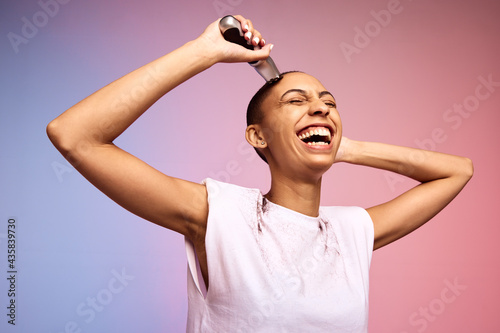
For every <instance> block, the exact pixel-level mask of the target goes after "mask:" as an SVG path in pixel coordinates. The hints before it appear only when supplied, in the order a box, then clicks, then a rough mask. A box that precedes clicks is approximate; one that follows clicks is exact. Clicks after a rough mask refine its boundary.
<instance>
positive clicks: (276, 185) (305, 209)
mask: <svg viewBox="0 0 500 333" xmlns="http://www.w3.org/2000/svg"><path fill="white" fill-rule="evenodd" d="M265 197H266V199H268V200H269V201H271V202H273V203H275V204H278V205H280V206H283V207H286V208H288V209H291V210H294V211H296V212H298V213H301V214H304V215H308V216H313V217H317V216H318V214H319V204H320V197H321V178H319V179H318V180H317V181H310V182H307V181H302V180H297V179H288V178H284V177H280V178H277V177H272V181H271V189H270V190H269V192H268V193H267V194H266V195H265Z"/></svg>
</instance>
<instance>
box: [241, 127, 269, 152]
mask: <svg viewBox="0 0 500 333" xmlns="http://www.w3.org/2000/svg"><path fill="white" fill-rule="evenodd" d="M262 132H263V131H262V130H261V128H260V126H259V125H258V124H253V125H249V126H248V127H247V129H246V131H245V138H246V139H247V141H248V143H249V144H251V145H252V146H253V147H254V148H266V147H267V141H266V139H265V137H264V135H263V133H262Z"/></svg>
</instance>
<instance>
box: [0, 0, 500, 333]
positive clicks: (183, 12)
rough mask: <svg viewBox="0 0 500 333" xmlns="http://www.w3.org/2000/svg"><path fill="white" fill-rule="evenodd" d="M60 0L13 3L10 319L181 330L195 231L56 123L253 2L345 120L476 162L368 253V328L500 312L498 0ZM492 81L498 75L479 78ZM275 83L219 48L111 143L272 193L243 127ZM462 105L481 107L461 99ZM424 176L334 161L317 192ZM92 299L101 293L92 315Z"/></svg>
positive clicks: (402, 184)
mask: <svg viewBox="0 0 500 333" xmlns="http://www.w3.org/2000/svg"><path fill="white" fill-rule="evenodd" d="M60 1H61V3H59V2H56V1H55V0H41V1H40V2H37V1H25V0H23V1H2V3H1V4H0V17H1V20H0V32H1V42H0V47H1V48H0V55H1V60H2V61H1V76H0V80H1V81H0V82H1V88H2V90H1V96H2V97H1V99H0V107H1V115H0V175H1V178H0V221H1V223H0V250H1V254H0V268H1V272H0V277H2V278H1V279H0V303H1V304H0V309H3V310H1V311H0V318H2V319H0V331H1V332H53V333H56V332H57V333H59V332H78V331H79V330H80V331H81V332H182V331H183V330H184V326H185V319H186V308H187V302H186V295H185V288H186V287H185V280H186V277H185V275H186V260H185V254H184V248H183V239H182V237H181V236H179V235H177V234H174V233H173V232H169V231H168V230H165V229H162V228H160V227H158V226H155V225H153V224H150V223H148V222H145V221H143V220H141V219H140V218H137V217H135V216H133V215H131V214H130V213H128V212H126V211H124V210H123V209H122V208H120V207H118V206H117V205H116V204H114V203H113V202H112V201H111V200H109V199H108V198H106V197H105V196H104V195H102V194H101V193H100V192H99V191H98V190H96V189H95V188H93V187H92V186H91V185H90V184H89V183H87V181H85V180H84V179H83V177H81V176H80V175H79V174H78V173H77V172H76V171H75V170H74V169H73V168H72V167H71V166H69V165H68V164H67V163H66V162H65V160H64V158H63V157H62V156H61V155H60V154H59V153H58V152H57V151H56V149H55V148H54V147H53V146H52V145H51V144H50V142H49V140H48V139H47V137H46V135H45V126H46V124H47V123H48V122H49V121H50V120H51V119H53V118H55V117H56V116H57V115H59V114H60V113H62V112H63V111H64V110H66V109H67V108H69V107H70V106H72V105H73V104H75V103H76V102H78V101H79V100H81V99H83V98H84V97H86V96H87V95H89V94H91V93H92V92H93V91H95V90H97V89H98V88H100V87H102V86H103V85H105V84H107V83H109V82H111V81H112V80H114V79H116V78H118V77H120V76H122V75H124V74H126V73H127V72H129V71H131V70H132V69H134V68H136V67H139V66H140V65H142V64H144V63H146V62H148V61H150V60H153V59H155V58H157V57H159V56H161V55H162V54H164V53H166V52H169V51H171V50H173V49H175V48H176V47H178V46H180V45H182V44H183V43H185V42H187V41H189V40H190V39H193V38H195V37H197V36H198V35H199V34H200V33H201V32H202V31H203V29H204V28H205V27H206V26H207V25H208V24H209V23H211V22H212V21H214V20H215V19H217V18H218V17H221V16H223V15H225V14H229V13H240V14H243V15H245V16H247V17H249V18H251V19H252V20H253V21H254V23H255V25H256V27H257V28H258V29H259V30H260V31H261V32H262V33H263V34H264V36H265V37H266V39H267V40H268V41H269V42H272V43H274V44H275V48H274V49H273V53H272V55H273V58H274V60H275V62H276V63H277V65H278V67H279V68H280V69H281V70H283V71H284V70H293V69H299V70H303V71H306V72H308V73H310V74H312V75H315V76H317V77H318V78H319V79H320V80H321V81H322V82H323V84H324V85H325V86H326V87H327V88H328V89H329V90H330V91H333V92H334V95H335V96H336V99H337V102H338V104H339V110H340V112H341V116H342V118H343V122H344V128H345V133H344V134H345V135H346V136H348V137H350V138H352V139H358V140H370V141H382V142H387V143H394V144H400V145H407V146H413V147H418V146H422V147H425V148H428V149H435V150H438V151H443V152H449V153H453V154H458V155H464V156H468V157H470V158H472V159H473V161H474V163H475V176H474V178H473V180H472V181H471V183H470V184H469V185H468V186H467V187H466V189H465V190H464V192H463V193H461V194H460V195H459V197H458V198H457V199H456V200H455V201H454V202H453V203H452V204H451V205H450V206H449V207H448V208H447V209H446V210H445V211H444V212H442V213H441V214H439V215H438V216H437V217H436V218H435V219H434V220H433V221H432V222H431V223H430V224H428V225H426V226H425V227H423V228H422V229H420V230H418V231H417V232H415V233H414V234H412V235H410V236H408V237H406V238H405V239H404V240H401V241H398V242H396V243H395V244H393V245H390V246H388V247H386V248H384V249H382V250H379V251H377V252H376V253H375V254H374V259H373V264H372V269H371V274H372V275H371V308H370V311H371V312H370V328H371V329H370V331H371V332H375V333H378V332H380V333H386V332H396V333H405V332H406V333H413V332H454V333H466V332H467V333H468V332H498V331H499V330H500V317H499V316H498V311H499V306H498V300H499V299H500V287H499V286H498V281H499V278H500V264H499V262H500V260H499V255H498V253H499V252H500V245H499V242H498V234H499V232H500V226H499V222H500V219H499V217H498V213H497V210H498V207H499V204H500V200H499V197H500V192H499V186H498V185H499V184H500V181H499V180H500V179H499V178H500V177H499V172H498V165H499V163H500V157H499V153H500V149H499V143H500V134H499V131H498V126H499V124H500V116H499V111H500V110H499V108H500V65H499V62H498V59H500V39H499V36H500V20H498V17H499V15H500V3H499V2H498V1H496V0H479V1H456V0H440V1H431V0H413V1H412V0H401V1H397V0H392V1H385V0H383V1H382V0H376V1H350V2H347V1H326V0H324V1H318V0H313V1H273V2H270V1H262V0H259V1H250V0H220V1H193V0H190V1H183V2H180V1H176V2H173V1H154V0H146V1H140V2H139V1H130V0H127V1H117V0H113V1H96V0H88V1H78V0H71V1H67V2H66V1H63V0H60ZM44 8H45V9H44ZM391 11H392V13H391ZM382 13H391V14H390V17H389V16H387V15H386V16H383V14H382ZM377 18H378V20H377ZM26 22H29V23H26ZM35 23H36V24H35ZM29 24H33V26H34V27H35V28H36V30H33V29H31V30H30V29H29V28H28V27H27V26H28V25H29ZM37 25H38V26H37ZM24 26H26V27H24ZM23 27H24V28H23ZM360 31H362V32H360ZM14 34H15V35H17V37H15V38H17V41H19V40H20V39H19V38H25V39H24V42H25V43H20V44H18V43H16V42H13V41H12V40H13V38H14V37H13V36H14ZM363 35H364V37H363ZM15 38H14V39H15ZM354 48H356V50H355V51H353V50H354ZM343 50H344V51H343ZM346 50H350V51H351V52H350V53H349V52H347V51H346ZM346 52H347V53H346ZM481 78H482V79H481ZM484 79H485V80H490V81H494V82H496V85H495V84H493V85H491V84H490V85H489V88H487V87H485V86H484V84H483V86H482V87H480V88H478V86H480V85H481V84H482V83H481V82H483V81H484ZM482 80H483V81H482ZM262 83H263V81H262V79H261V78H260V77H259V76H258V75H257V74H256V73H255V72H254V71H253V69H251V68H250V67H249V66H247V65H246V64H231V65H229V64H218V65H216V66H214V67H213V68H211V69H210V70H208V71H206V72H204V73H202V74H200V75H199V76H197V77H195V78H193V79H192V80H190V81H189V82H188V83H186V84H184V85H183V86H181V87H178V88H177V89H175V90H174V91H173V92H171V93H170V94H169V96H167V97H166V98H164V99H162V100H161V101H159V102H158V103H157V104H155V105H154V106H153V107H152V109H151V110H150V111H149V112H148V113H147V114H146V115H145V116H144V117H143V118H141V119H140V120H138V121H137V122H136V124H134V125H133V126H132V127H131V128H130V129H129V130H128V131H127V132H126V133H125V134H124V135H122V136H121V137H120V138H119V139H118V140H117V144H118V145H120V146H121V147H122V148H124V149H126V150H128V151H130V152H131V153H133V154H136V155H137V156H139V157H140V158H142V159H144V160H145V161H146V162H148V163H149V164H151V165H153V166H155V167H156V168H158V169H160V170H161V171H163V172H165V173H168V174H170V175H173V176H177V177H181V178H184V179H188V180H192V181H201V180H202V179H203V178H205V177H207V176H209V177H212V178H217V179H220V180H224V181H230V182H233V183H236V184H239V185H243V186H250V187H258V188H261V189H262V190H263V191H266V190H267V189H268V183H269V176H268V175H267V170H266V167H265V165H264V164H263V163H261V161H260V160H259V159H258V158H256V157H255V155H254V153H253V151H252V150H251V149H250V148H249V147H248V146H247V145H245V141H244V136H243V131H244V128H245V124H244V110H245V108H246V104H247V101H248V100H249V99H250V97H251V96H252V95H253V93H254V92H255V91H256V90H257V89H258V87H259V86H260V85H261V84H262ZM478 89H479V90H478ZM488 89H489V90H488ZM478 93H479V95H478ZM478 96H479V97H480V98H478ZM464 103H465V104H466V106H467V108H468V110H470V111H467V110H465V109H464V110H465V111H462V114H459V113H457V112H455V111H453V108H454V105H455V108H457V107H460V105H463V104H464ZM433 133H434V134H433ZM411 185H413V182H412V181H409V180H405V179H404V178H401V177H397V176H394V177H393V176H390V175H388V174H387V173H385V172H381V171H377V170H370V169H366V168H360V167H356V166H349V165H336V166H334V167H333V170H332V171H331V172H329V173H328V174H327V175H326V176H325V179H324V185H323V188H324V190H323V204H329V205H333V204H349V205H360V206H363V207H368V206H371V205H374V204H377V203H380V202H383V201H386V200H388V199H390V198H392V197H394V196H395V195H397V194H398V193H400V192H401V191H403V190H404V189H406V188H408V187H409V186H411ZM9 217H15V219H16V221H17V226H18V229H17V233H16V236H17V243H16V244H17V257H16V260H17V261H16V264H17V269H18V279H17V284H16V291H17V295H16V305H17V308H16V311H17V312H16V315H17V317H16V325H15V326H12V325H9V324H8V323H7V320H8V319H9V318H8V317H7V316H6V314H7V309H6V307H7V305H8V302H9V298H8V296H7V291H8V289H9V286H8V284H7V282H8V281H7V280H6V277H7V273H6V272H7V239H6V237H7V221H8V218H9ZM117 274H118V275H120V274H122V276H126V277H128V280H127V279H126V280H124V282H123V283H121V284H120V282H119V280H117V279H116V275H117ZM4 276H5V277H4ZM454 283H455V285H457V284H458V285H459V286H462V287H460V288H458V289H453V290H451V289H450V284H454ZM118 287H119V288H118ZM112 291H113V292H112ZM450 292H451V293H450ZM443 295H444V296H443ZM453 295H454V296H455V297H452V296H453ZM92 298H96V299H98V302H100V303H98V307H97V308H98V309H99V310H100V311H97V310H95V311H94V316H93V317H92V316H91V315H90V312H92V311H90V309H92V308H91V306H90V305H88V304H87V302H89V300H91V299H92ZM78 309H79V310H80V311H79V312H78ZM426 311H427V312H426ZM425 313H427V314H425ZM87 321H88V322H87Z"/></svg>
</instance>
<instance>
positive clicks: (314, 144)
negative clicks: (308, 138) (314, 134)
mask: <svg viewBox="0 0 500 333" xmlns="http://www.w3.org/2000/svg"><path fill="white" fill-rule="evenodd" d="M307 144H308V145H309V146H328V143H326V142H322V141H320V142H308V143H307Z"/></svg>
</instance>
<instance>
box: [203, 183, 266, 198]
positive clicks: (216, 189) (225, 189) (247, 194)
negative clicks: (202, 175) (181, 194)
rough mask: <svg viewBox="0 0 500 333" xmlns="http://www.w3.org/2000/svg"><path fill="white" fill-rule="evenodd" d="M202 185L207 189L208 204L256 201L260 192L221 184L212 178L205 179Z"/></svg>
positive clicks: (254, 189)
mask: <svg viewBox="0 0 500 333" xmlns="http://www.w3.org/2000/svg"><path fill="white" fill-rule="evenodd" d="M202 184H203V185H205V186H206V188H207V195H208V202H209V203H210V202H211V201H212V202H213V201H216V200H230V201H234V200H243V199H251V200H252V201H255V200H258V198H259V197H260V196H261V192H260V190H259V189H256V188H247V187H243V186H239V185H235V184H230V183H225V182H221V181H218V180H215V179H212V178H206V179H204V180H203V181H202Z"/></svg>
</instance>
